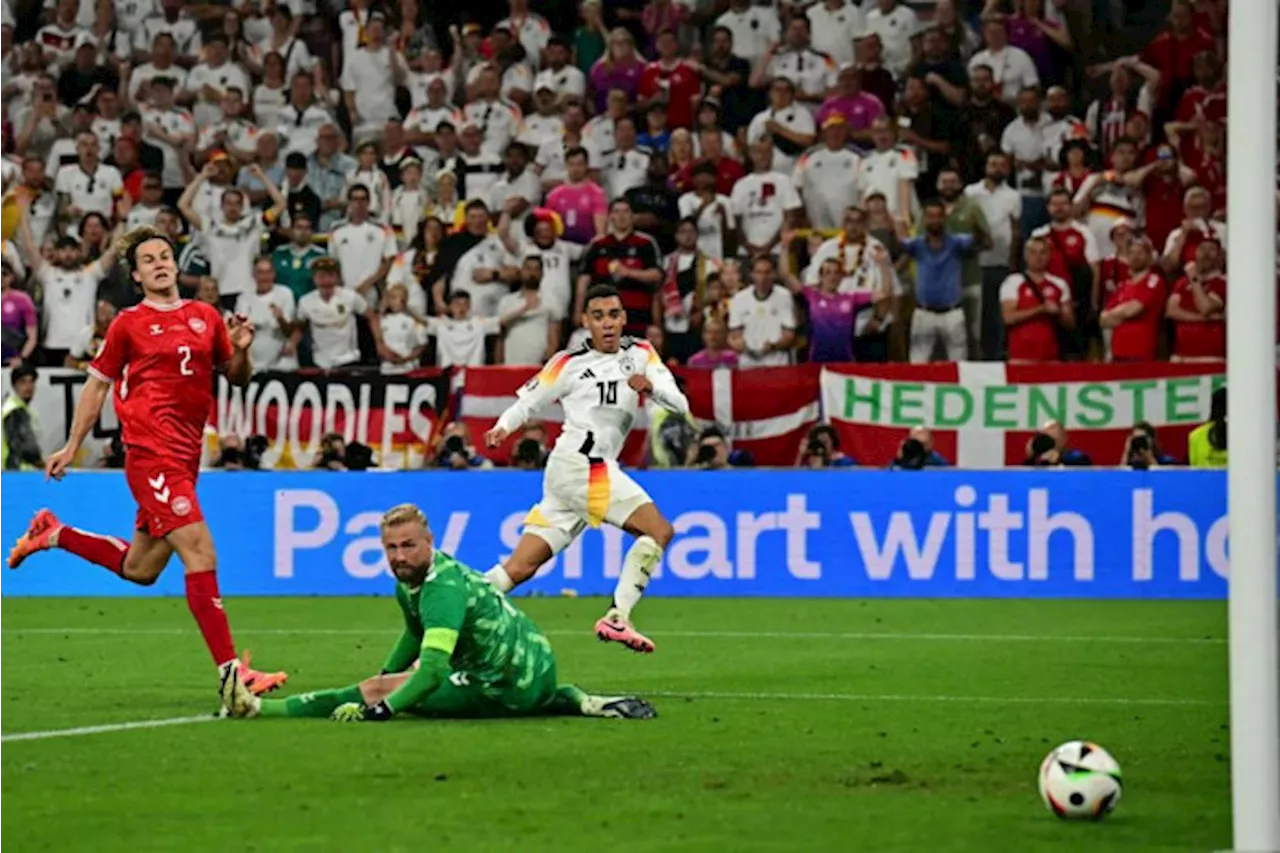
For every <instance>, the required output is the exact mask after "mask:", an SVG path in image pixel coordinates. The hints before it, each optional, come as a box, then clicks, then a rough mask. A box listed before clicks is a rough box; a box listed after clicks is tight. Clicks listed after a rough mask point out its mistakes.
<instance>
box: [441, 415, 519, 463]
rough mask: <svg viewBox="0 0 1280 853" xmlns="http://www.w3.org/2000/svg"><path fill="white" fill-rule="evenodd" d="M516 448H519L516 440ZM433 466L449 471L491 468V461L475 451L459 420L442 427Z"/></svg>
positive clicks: (468, 434)
mask: <svg viewBox="0 0 1280 853" xmlns="http://www.w3.org/2000/svg"><path fill="white" fill-rule="evenodd" d="M516 449H517V450H519V443H518V442H517V445H516ZM435 467H436V468H447V469H449V470H450V471H464V470H467V469H469V468H492V467H493V463H492V462H490V461H489V460H488V459H486V458H485V457H483V456H481V455H480V454H479V453H478V452H477V451H476V446H475V444H474V443H473V442H472V441H471V431H470V430H469V429H467V425H466V424H464V423H462V422H461V421H454V422H453V423H451V424H449V425H448V426H447V427H445V428H444V433H443V435H442V437H441V441H440V445H439V448H438V450H437V451H436V458H435Z"/></svg>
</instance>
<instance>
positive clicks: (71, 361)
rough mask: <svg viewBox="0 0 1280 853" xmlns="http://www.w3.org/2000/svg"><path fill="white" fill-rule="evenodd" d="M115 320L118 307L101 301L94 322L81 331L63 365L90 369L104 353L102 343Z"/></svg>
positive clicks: (103, 300) (95, 312)
mask: <svg viewBox="0 0 1280 853" xmlns="http://www.w3.org/2000/svg"><path fill="white" fill-rule="evenodd" d="M115 318H116V306H114V305H112V304H111V303H110V302H108V301H107V300H105V299H99V300H98V306H97V308H96V309H95V311H94V317H93V322H92V323H90V324H89V325H88V326H85V327H84V328H83V329H81V330H80V334H79V335H77V336H76V342H75V343H74V344H72V346H71V352H69V353H68V354H67V358H66V360H65V361H64V362H63V365H64V366H66V367H74V368H77V369H79V370H84V369H85V368H86V367H88V366H89V363H90V362H91V361H93V360H94V359H95V358H97V357H98V353H100V352H102V343H103V341H105V340H106V339H107V329H108V328H109V327H110V326H111V321H112V320H114V319H115Z"/></svg>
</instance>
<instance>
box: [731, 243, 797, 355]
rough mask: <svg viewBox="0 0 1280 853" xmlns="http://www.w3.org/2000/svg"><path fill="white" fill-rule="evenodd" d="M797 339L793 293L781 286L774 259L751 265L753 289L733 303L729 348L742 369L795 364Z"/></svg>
mask: <svg viewBox="0 0 1280 853" xmlns="http://www.w3.org/2000/svg"><path fill="white" fill-rule="evenodd" d="M795 339H796V309H795V300H794V299H793V298H792V296H791V291H790V290H788V289H787V288H786V287H784V286H783V285H781V284H779V283H778V270H777V267H776V266H775V264H774V261H773V258H771V257H768V256H763V255H762V256H761V257H758V258H756V259H755V260H754V261H752V262H751V286H750V287H744V288H743V289H742V290H739V291H738V292H737V293H735V294H734V295H733V298H732V299H730V300H729V346H730V348H732V349H733V350H734V351H736V352H737V353H738V367H739V368H742V369H746V368H752V367H777V366H782V365H787V364H790V363H791V355H792V349H791V348H792V344H794V343H795Z"/></svg>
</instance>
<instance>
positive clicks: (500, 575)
mask: <svg viewBox="0 0 1280 853" xmlns="http://www.w3.org/2000/svg"><path fill="white" fill-rule="evenodd" d="M484 579H485V580H487V581H488V582H489V586H491V587H493V588H494V589H496V590H497V591H498V592H511V590H512V588H513V587H515V584H514V583H512V582H511V575H509V574H507V570H506V569H504V568H502V563H495V564H494V566H493V568H492V569H490V570H489V571H487V572H485V573H484Z"/></svg>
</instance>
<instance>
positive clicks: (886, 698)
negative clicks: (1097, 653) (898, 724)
mask: <svg viewBox="0 0 1280 853" xmlns="http://www.w3.org/2000/svg"><path fill="white" fill-rule="evenodd" d="M617 692H619V693H626V692H629V691H617ZM635 692H637V693H639V694H641V695H643V696H656V697H664V698H669V699H728V700H742V701H749V702H761V701H764V702H774V701H780V702H915V703H920V704H940V703H943V704H965V703H971V704H983V705H1033V704H1034V705H1055V704H1056V705H1122V706H1124V705H1133V706H1140V705H1141V706H1172V707H1180V706H1188V705H1198V706H1207V705H1223V704H1226V700H1225V699H1224V700H1221V701H1218V702H1214V701H1209V700H1206V699H1154V698H1152V699H1148V698H1137V699H1132V698H1127V697H1107V696H1098V697H1087V696H1051V697H1043V698H1033V697H1028V696H912V695H904V694H897V693H734V692H716V691H686V690H674V691H663V690H658V691H646V690H638V691H635ZM216 719H218V718H217V717H215V716H213V715H211V714H203V715H201V716H198V717H170V718H168V719H163V720H137V721H135V722H131V723H108V724H106V725H101V726H81V727H79V728H74V729H51V730H49V731H42V732H14V733H11V734H5V735H0V743H12V742H15V741H22V740H48V739H49V738H58V737H85V736H87V735H100V734H109V733H111V732H125V731H133V730H135V729H158V728H164V727H167V726H185V725H189V724H191V723H208V722H212V721H214V720H216Z"/></svg>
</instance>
